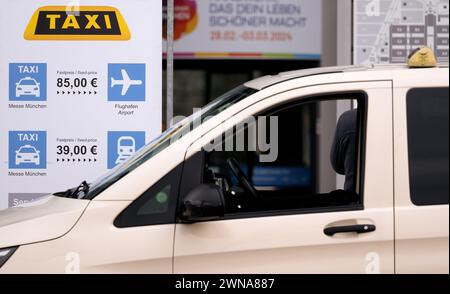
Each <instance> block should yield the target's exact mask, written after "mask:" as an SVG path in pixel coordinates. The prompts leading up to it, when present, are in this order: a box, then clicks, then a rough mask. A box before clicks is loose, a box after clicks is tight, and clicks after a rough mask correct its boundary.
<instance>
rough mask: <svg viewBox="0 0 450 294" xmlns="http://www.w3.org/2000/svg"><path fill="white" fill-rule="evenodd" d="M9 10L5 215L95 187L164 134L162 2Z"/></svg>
mask: <svg viewBox="0 0 450 294" xmlns="http://www.w3.org/2000/svg"><path fill="white" fill-rule="evenodd" d="M73 3H76V4H78V6H73V7H66V5H68V4H69V2H66V1H59V2H58V1H34V0H16V1H4V3H2V9H1V10H0V35H1V36H2V42H1V49H0V50H1V51H0V67H1V70H0V97H1V99H2V103H1V104H0V158H1V160H0V182H1V185H0V208H6V207H8V206H15V205H18V204H22V203H26V202H28V201H31V200H35V199H38V198H39V197H41V196H42V195H44V194H46V193H52V192H56V191H62V190H65V189H68V188H71V187H74V186H77V185H78V184H80V183H81V182H82V181H84V180H86V181H88V182H90V181H92V180H95V178H97V177H99V176H100V175H101V174H103V173H105V172H107V170H108V169H111V168H114V167H115V166H116V165H118V164H121V163H122V162H123V161H125V160H126V159H127V158H128V157H130V155H131V154H133V153H134V152H135V151H136V150H137V149H139V148H140V147H142V146H143V145H144V144H145V143H146V142H148V141H149V140H150V139H151V138H152V137H155V136H157V135H158V134H159V133H160V131H161V121H162V119H161V113H162V111H161V108H162V106H161V93H162V90H161V87H162V81H161V77H162V72H161V71H162V64H161V54H162V45H161V35H162V26H161V24H162V3H161V1H138V0H127V1H120V0H102V1H98V0H84V1H81V2H80V1H72V4H73Z"/></svg>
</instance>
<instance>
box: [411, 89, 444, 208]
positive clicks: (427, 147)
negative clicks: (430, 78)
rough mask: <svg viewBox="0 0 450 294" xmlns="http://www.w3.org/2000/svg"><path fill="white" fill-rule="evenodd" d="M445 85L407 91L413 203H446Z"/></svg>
mask: <svg viewBox="0 0 450 294" xmlns="http://www.w3.org/2000/svg"><path fill="white" fill-rule="evenodd" d="M448 94H449V93H448V88H428V89H412V90H410V91H409V92H408V94H407V120H408V159H409V186H410V191H411V201H412V202H413V203H414V204H415V205H439V204H448V202H449V201H448V199H449V196H448V177H449V167H448V164H449V162H448V148H449V145H448V131H449V120H448V107H449V105H448V99H449V97H448Z"/></svg>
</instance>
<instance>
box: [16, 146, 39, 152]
mask: <svg viewBox="0 0 450 294" xmlns="http://www.w3.org/2000/svg"><path fill="white" fill-rule="evenodd" d="M19 153H36V149H34V148H29V147H25V148H23V147H22V148H20V149H19Z"/></svg>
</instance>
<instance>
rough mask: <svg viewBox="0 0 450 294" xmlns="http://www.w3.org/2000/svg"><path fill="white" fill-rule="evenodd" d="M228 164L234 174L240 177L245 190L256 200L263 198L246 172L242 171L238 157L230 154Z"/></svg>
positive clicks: (239, 179)
mask: <svg viewBox="0 0 450 294" xmlns="http://www.w3.org/2000/svg"><path fill="white" fill-rule="evenodd" d="M227 164H228V166H229V167H230V169H231V171H232V172H233V174H234V175H235V176H236V178H237V179H238V181H239V183H240V184H241V185H242V186H243V187H244V190H245V191H246V192H247V193H248V194H250V195H251V196H252V198H254V199H256V200H259V201H260V200H261V197H260V196H259V195H258V193H257V192H256V189H255V187H253V185H252V184H251V183H250V181H249V180H248V178H247V176H246V175H245V173H244V172H243V171H242V169H241V167H240V166H239V163H238V162H237V160H236V158H234V157H233V156H230V157H229V158H228V159H227Z"/></svg>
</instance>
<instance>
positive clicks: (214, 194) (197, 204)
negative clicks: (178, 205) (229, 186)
mask: <svg viewBox="0 0 450 294" xmlns="http://www.w3.org/2000/svg"><path fill="white" fill-rule="evenodd" d="M224 215H225V200H224V197H223V193H222V190H221V189H220V187H218V186H217V185H214V184H202V185H200V186H197V187H196V188H194V189H193V190H192V191H191V192H189V194H188V195H187V196H186V197H185V198H184V201H183V206H182V210H181V215H180V219H181V220H183V221H185V222H200V221H211V220H217V219H221V218H223V217H224Z"/></svg>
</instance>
